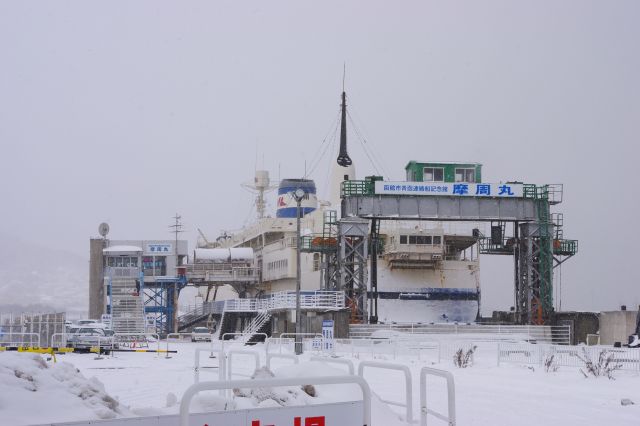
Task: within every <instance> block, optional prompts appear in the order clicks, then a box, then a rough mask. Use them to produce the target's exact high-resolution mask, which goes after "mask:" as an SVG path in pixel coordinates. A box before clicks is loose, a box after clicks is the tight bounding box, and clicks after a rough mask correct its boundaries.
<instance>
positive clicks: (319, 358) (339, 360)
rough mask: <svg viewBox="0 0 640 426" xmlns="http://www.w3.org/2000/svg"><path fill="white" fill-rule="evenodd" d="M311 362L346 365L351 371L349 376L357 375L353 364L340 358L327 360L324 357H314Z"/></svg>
mask: <svg viewBox="0 0 640 426" xmlns="http://www.w3.org/2000/svg"><path fill="white" fill-rule="evenodd" d="M310 361H316V362H326V363H327V364H341V365H346V366H347V368H348V369H349V375H351V376H353V375H354V374H355V368H354V367H353V362H351V361H350V360H348V359H340V358H327V357H322V356H312V357H311V358H310Z"/></svg>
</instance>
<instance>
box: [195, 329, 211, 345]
mask: <svg viewBox="0 0 640 426" xmlns="http://www.w3.org/2000/svg"><path fill="white" fill-rule="evenodd" d="M198 340H204V341H205V342H210V341H211V333H209V329H208V328H207V327H195V328H194V329H193V331H191V341H192V342H197V341H198Z"/></svg>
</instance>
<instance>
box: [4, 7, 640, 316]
mask: <svg viewBox="0 0 640 426" xmlns="http://www.w3.org/2000/svg"><path fill="white" fill-rule="evenodd" d="M639 18H640V2H637V1H613V2H605V1H584V0H580V1H578V0H575V1H562V2H558V1H555V0H553V1H536V2H516V1H467V2H444V1H442V2H424V1H420V2H388V1H387V2H382V1H371V0H368V1H351V2H344V1H324V2H302V1H287V2H264V1H254V2H251V1H247V2H237V1H227V2H219V1H218V2H211V1H192V2H168V1H156V0H154V1H135V2H87V1H66V2H32V1H6V0H0V55H1V56H0V57H1V62H0V147H1V151H0V152H1V154H0V200H1V204H0V206H1V207H0V231H1V232H5V233H10V234H13V235H18V236H20V237H22V238H23V239H26V240H31V241H38V242H39V243H40V244H42V245H47V246H51V247H53V246H55V247H60V248H63V249H65V250H69V251H72V252H75V253H78V254H82V255H83V256H87V252H88V238H89V236H92V235H96V233H97V231H96V229H97V225H98V224H99V223H100V222H101V221H104V220H106V221H108V222H109V223H110V224H111V228H112V233H111V236H112V237H113V238H134V237H139V238H158V237H164V236H165V235H166V236H167V237H168V236H169V235H168V233H167V225H168V224H169V222H170V220H171V219H170V218H171V216H172V215H173V214H174V213H175V212H179V213H180V214H182V216H183V218H184V222H185V225H186V226H187V229H188V230H189V233H188V234H187V237H188V238H189V240H190V242H191V244H192V245H193V242H194V241H195V235H196V234H195V227H196V226H198V227H201V228H202V229H203V230H205V231H206V232H207V233H208V234H209V235H211V236H213V237H215V236H216V235H217V233H218V232H219V231H220V230H221V229H237V228H239V227H241V226H242V224H243V223H244V222H245V220H246V219H247V217H250V216H249V214H250V213H249V211H248V208H249V206H250V204H251V196H250V195H249V194H248V193H247V192H245V191H243V190H241V189H240V187H239V185H238V184H239V183H240V182H242V181H248V180H250V179H251V178H252V176H253V171H254V168H255V166H256V157H257V158H258V159H259V161H258V165H259V166H262V165H263V164H264V167H265V168H267V169H269V170H270V171H271V172H272V176H274V177H277V175H278V169H280V175H281V176H282V177H297V176H300V175H301V174H303V173H304V160H306V161H307V163H308V164H310V163H311V162H312V160H313V156H314V154H315V153H316V151H317V150H318V148H319V147H320V145H321V142H322V139H323V138H324V136H325V135H326V134H327V132H328V131H329V130H330V128H331V125H332V123H333V120H334V119H335V115H336V113H337V109H338V102H339V93H340V91H341V84H342V65H343V62H345V61H346V63H347V91H348V94H349V97H350V98H349V99H350V107H351V112H352V114H353V115H354V118H355V119H356V121H357V123H359V125H360V126H361V128H360V130H361V131H362V133H363V134H364V135H366V137H367V140H368V146H370V147H371V148H372V149H373V150H374V152H376V153H377V155H378V157H379V158H380V159H381V160H382V161H381V163H382V167H383V168H384V170H381V171H384V172H386V173H385V174H388V176H387V177H389V178H394V179H402V178H404V166H405V164H406V163H407V162H408V161H409V160H422V161H429V160H467V161H477V162H481V163H483V164H484V176H483V177H484V180H485V181H489V182H490V181H499V180H510V179H517V180H522V181H525V182H529V183H556V182H561V183H564V184H565V202H564V203H563V204H561V205H560V206H559V211H562V212H563V213H564V214H565V236H566V237H568V238H578V239H579V240H580V254H579V255H578V256H577V257H576V258H575V259H572V260H570V261H569V262H567V263H566V264H565V266H564V267H563V271H562V278H563V307H566V308H569V309H582V310H588V309H612V308H615V307H617V306H618V305H620V304H622V303H626V304H628V305H637V304H638V303H640V284H639V280H638V278H637V272H634V271H636V269H635V267H634V264H635V262H637V260H636V257H637V255H636V250H635V247H633V245H632V244H633V242H634V241H638V240H639V237H640V231H639V230H638V224H637V222H636V220H635V214H636V213H637V212H638V210H639V207H640V205H639V204H640V203H639V201H638V196H639V193H640V191H638V189H637V188H636V186H635V184H636V181H637V175H638V171H636V170H635V167H637V165H636V163H637V160H636V158H635V157H636V156H637V154H638V148H637V145H636V143H637V140H638V135H639V134H640V84H639V76H640V44H639V43H638V40H640V26H638V20H639ZM350 144H351V145H350V153H351V154H352V157H353V158H354V160H355V162H356V164H357V168H358V174H359V176H364V175H366V174H371V173H373V172H375V170H374V169H373V168H372V166H371V164H370V162H369V160H368V158H367V157H366V156H365V154H364V152H363V150H362V147H361V144H360V142H358V140H357V139H356V138H353V137H352V138H351V142H350ZM323 167H326V166H323ZM313 177H314V178H316V180H317V181H318V183H319V184H320V185H321V186H322V181H323V180H324V170H322V173H319V174H317V175H315V176H313ZM272 205H273V203H272ZM34 261H35V260H34ZM482 262H483V263H482V269H483V273H482V285H483V290H484V301H485V303H487V304H488V306H490V307H491V308H508V306H510V305H511V300H512V292H511V277H512V271H511V262H510V259H507V258H501V259H495V258H491V259H489V258H487V257H485V258H483V260H482Z"/></svg>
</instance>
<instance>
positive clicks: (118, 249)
mask: <svg viewBox="0 0 640 426" xmlns="http://www.w3.org/2000/svg"><path fill="white" fill-rule="evenodd" d="M130 252H136V253H137V252H142V249H141V248H140V247H136V246H111V247H107V248H106V249H104V250H102V253H103V254H109V253H130Z"/></svg>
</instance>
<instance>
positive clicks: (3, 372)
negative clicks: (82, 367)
mask: <svg viewBox="0 0 640 426" xmlns="http://www.w3.org/2000/svg"><path fill="white" fill-rule="evenodd" d="M34 407H37V409H34ZM0 412H1V413H2V423H3V424H7V425H14V426H18V425H26V424H34V423H51V422H60V421H73V420H86V419H110V418H114V417H118V416H121V415H125V414H128V412H127V410H126V409H123V408H121V407H120V404H119V402H118V401H117V400H115V399H114V398H112V397H111V396H109V395H108V394H107V393H106V392H105V390H104V386H103V385H102V383H101V382H100V381H98V380H97V379H95V378H92V379H87V378H85V377H84V376H83V375H82V374H81V373H80V372H79V370H77V369H76V368H75V367H74V366H73V365H71V364H68V363H65V362H60V363H47V362H46V361H45V360H44V358H43V357H42V356H41V355H38V354H33V353H17V352H2V353H0Z"/></svg>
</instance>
